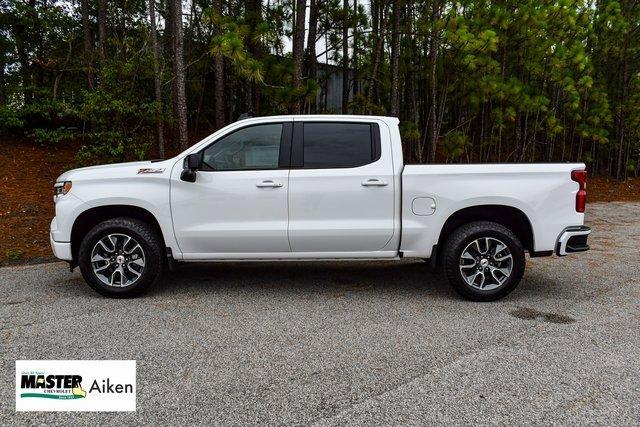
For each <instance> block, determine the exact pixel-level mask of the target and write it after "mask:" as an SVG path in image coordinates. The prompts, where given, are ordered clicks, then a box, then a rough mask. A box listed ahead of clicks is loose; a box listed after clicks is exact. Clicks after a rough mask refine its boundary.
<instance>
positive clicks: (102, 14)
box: [98, 0, 155, 84]
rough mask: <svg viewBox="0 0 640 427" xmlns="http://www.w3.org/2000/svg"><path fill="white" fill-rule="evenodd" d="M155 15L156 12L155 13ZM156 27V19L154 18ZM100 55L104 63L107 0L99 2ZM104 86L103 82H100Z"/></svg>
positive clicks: (99, 0)
mask: <svg viewBox="0 0 640 427" xmlns="http://www.w3.org/2000/svg"><path fill="white" fill-rule="evenodd" d="M154 14H155V12H154ZM153 21H154V25H155V17H154V18H153ZM98 41H99V45H98V54H99V55H100V61H104V58H105V55H106V54H105V52H106V49H107V47H106V45H107V0H98ZM100 83H101V84H102V81H101V82H100Z"/></svg>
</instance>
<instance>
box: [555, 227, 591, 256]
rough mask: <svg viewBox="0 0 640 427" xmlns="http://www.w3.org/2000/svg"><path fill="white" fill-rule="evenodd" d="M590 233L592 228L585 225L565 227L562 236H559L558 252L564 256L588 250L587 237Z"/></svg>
mask: <svg viewBox="0 0 640 427" xmlns="http://www.w3.org/2000/svg"><path fill="white" fill-rule="evenodd" d="M589 234H591V229H590V228H589V227H587V226H584V225H578V226H575V227H567V228H565V229H564V231H563V232H562V234H560V237H558V243H557V244H556V253H557V254H558V255H560V256H564V255H567V254H571V253H575V252H584V251H588V250H589V245H588V244H587V238H588V237H589Z"/></svg>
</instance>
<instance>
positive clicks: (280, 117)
mask: <svg viewBox="0 0 640 427" xmlns="http://www.w3.org/2000/svg"><path fill="white" fill-rule="evenodd" d="M266 118H269V119H276V120H292V119H326V120H349V119H352V120H371V119H377V120H382V121H384V122H386V123H391V124H398V123H399V122H400V120H398V118H397V117H391V116H368V115H357V114H287V115H278V116H254V117H247V118H243V119H239V120H252V119H266Z"/></svg>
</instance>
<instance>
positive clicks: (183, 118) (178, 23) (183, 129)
mask: <svg viewBox="0 0 640 427" xmlns="http://www.w3.org/2000/svg"><path fill="white" fill-rule="evenodd" d="M170 1H173V8H172V9H173V10H172V12H173V30H174V31H173V50H174V52H175V58H174V60H173V74H174V80H173V81H174V96H175V107H176V118H177V119H178V143H179V146H180V148H181V149H185V148H187V147H188V146H189V135H188V134H187V96H186V93H185V84H186V79H185V71H184V52H183V50H184V49H183V40H182V2H181V1H180V0H170Z"/></svg>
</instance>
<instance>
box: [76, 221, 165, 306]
mask: <svg viewBox="0 0 640 427" xmlns="http://www.w3.org/2000/svg"><path fill="white" fill-rule="evenodd" d="M78 264H79V266H80V271H81V272H82V276H83V277H84V279H85V281H86V282H87V283H88V284H89V286H91V287H92V288H93V289H94V290H95V291H96V292H98V293H100V294H102V295H105V296H108V297H111V298H128V297H133V296H136V295H139V294H141V293H142V292H144V291H146V290H147V289H148V288H149V287H150V286H152V285H153V284H154V283H155V282H156V281H157V280H158V279H159V278H160V276H161V274H162V270H163V262H162V245H161V243H160V239H159V237H158V234H157V233H156V231H155V230H154V229H153V227H151V226H150V225H149V224H147V223H145V222H143V221H140V220H137V219H133V218H114V219H110V220H107V221H104V222H101V223H99V224H98V225H96V226H95V227H93V228H92V229H91V230H90V231H89V232H88V233H87V235H86V236H85V238H84V239H83V240H82V243H81V244H80V250H79V252H78Z"/></svg>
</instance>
